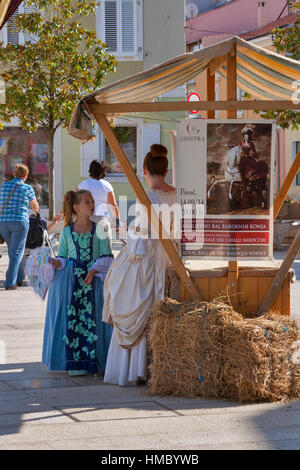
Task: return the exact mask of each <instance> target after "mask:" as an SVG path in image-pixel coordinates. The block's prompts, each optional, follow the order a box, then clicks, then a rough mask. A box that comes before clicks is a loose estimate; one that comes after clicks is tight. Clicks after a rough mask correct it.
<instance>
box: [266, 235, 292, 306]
mask: <svg viewBox="0 0 300 470" xmlns="http://www.w3.org/2000/svg"><path fill="white" fill-rule="evenodd" d="M299 250H300V229H298V231H297V235H296V237H295V238H294V240H293V243H292V244H291V246H290V248H289V250H288V252H287V254H286V256H285V258H284V260H283V262H282V264H281V266H280V268H279V270H278V272H277V275H276V277H275V279H274V281H273V283H272V285H271V287H270V289H269V290H268V292H267V294H266V296H265V298H264V300H263V302H262V304H261V307H260V309H259V311H258V314H259V315H264V314H265V313H267V312H268V311H269V310H270V308H271V307H272V304H273V302H274V300H275V299H276V296H277V294H278V291H279V289H280V288H281V285H282V283H283V281H284V279H285V276H286V275H287V273H288V271H289V269H290V268H291V266H292V264H293V262H294V261H295V258H296V256H297V255H298V253H299Z"/></svg>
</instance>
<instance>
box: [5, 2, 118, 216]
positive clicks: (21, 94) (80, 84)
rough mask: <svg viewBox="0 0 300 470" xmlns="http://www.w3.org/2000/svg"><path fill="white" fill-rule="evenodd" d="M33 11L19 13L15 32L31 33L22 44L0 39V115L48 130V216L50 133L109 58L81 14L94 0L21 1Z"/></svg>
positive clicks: (94, 83)
mask: <svg viewBox="0 0 300 470" xmlns="http://www.w3.org/2000/svg"><path fill="white" fill-rule="evenodd" d="M25 5H26V6H28V7H33V9H34V11H33V13H29V14H23V15H19V16H18V18H17V27H18V29H19V31H20V32H23V33H27V34H30V35H31V38H33V39H32V40H29V41H26V42H25V44H24V45H12V44H8V45H7V46H6V47H1V44H0V64H1V70H0V77H2V78H3V80H4V81H5V83H6V103H5V104H3V105H1V106H0V119H1V120H2V121H3V122H10V120H11V119H12V118H14V117H17V118H18V119H19V122H20V125H21V127H22V128H23V129H26V130H28V131H29V132H34V131H36V130H37V129H38V128H43V129H44V130H45V131H46V132H47V135H48V165H49V218H50V219H51V218H52V217H53V212H54V191H53V187H54V184H53V183H54V181H53V177H54V158H53V142H54V135H55V132H56V130H57V129H58V127H59V126H62V127H67V126H68V124H69V122H70V118H71V116H72V113H73V110H74V107H75V105H76V103H77V102H78V101H79V99H80V98H81V97H82V96H84V95H86V94H88V93H90V92H92V91H94V90H96V89H97V88H99V87H100V85H101V83H102V81H103V79H104V78H105V76H106V75H107V74H108V73H110V72H113V71H114V70H115V66H116V60H115V58H114V57H113V56H112V55H111V54H109V53H108V52H107V49H106V45H105V44H104V43H102V42H101V41H100V40H98V39H97V36H96V33H95V32H94V31H92V30H88V29H85V28H84V26H83V24H82V22H83V20H84V17H86V16H88V15H89V14H91V13H95V9H96V2H95V1H94V0H27V2H26V3H25Z"/></svg>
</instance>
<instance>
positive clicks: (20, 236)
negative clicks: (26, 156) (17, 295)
mask: <svg viewBox="0 0 300 470" xmlns="http://www.w3.org/2000/svg"><path fill="white" fill-rule="evenodd" d="M28 173H29V169H28V167H27V166H26V165H23V164H22V163H19V164H17V165H16V166H15V168H14V178H13V179H12V180H11V181H6V182H4V183H3V184H2V186H1V190H0V214H1V215H0V233H1V235H2V237H3V239H4V241H5V243H6V244H7V247H8V258H9V264H8V270H7V272H6V279H5V289H6V290H14V289H16V288H17V286H21V285H22V282H23V280H24V271H23V267H22V259H23V254H24V250H25V244H26V239H27V233H28V230H29V216H28V209H29V207H31V209H32V210H33V211H34V212H35V213H36V214H37V213H38V212H39V210H40V209H39V204H38V202H37V199H36V196H35V193H34V191H33V189H32V187H31V186H30V185H29V184H25V181H26V179H27V177H28Z"/></svg>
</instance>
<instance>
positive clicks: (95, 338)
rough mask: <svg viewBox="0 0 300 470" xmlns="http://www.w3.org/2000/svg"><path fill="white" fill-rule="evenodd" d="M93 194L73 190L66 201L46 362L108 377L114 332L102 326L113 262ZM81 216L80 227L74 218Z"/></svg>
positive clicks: (50, 304) (47, 325)
mask: <svg viewBox="0 0 300 470" xmlns="http://www.w3.org/2000/svg"><path fill="white" fill-rule="evenodd" d="M94 209H95V204H94V199H93V197H92V194H91V193H90V192H89V191H86V190H81V191H76V192H74V191H69V192H68V193H66V195H65V197H64V201H63V214H64V224H65V227H64V229H63V230H62V232H61V234H60V238H59V247H58V257H57V258H55V259H53V260H52V261H51V263H52V265H53V267H54V270H55V274H54V278H53V280H52V282H51V286H50V289H49V292H48V302H47V310H46V320H45V331H44V343H43V355H42V362H43V363H44V364H46V366H47V367H48V368H49V369H50V370H68V371H69V373H70V375H84V374H95V373H97V372H104V370H105V365H106V357H107V352H108V348H109V344H110V339H111V335H112V327H111V326H110V325H108V324H106V323H104V322H102V307H103V280H104V275H105V271H107V269H108V267H109V265H110V264H111V262H112V259H113V255H112V251H111V245H110V240H109V238H108V237H107V235H106V232H105V227H103V226H101V225H97V226H96V224H95V223H94V222H92V221H91V219H90V217H91V216H92V215H93V213H94ZM74 215H75V222H74V223H73V217H74Z"/></svg>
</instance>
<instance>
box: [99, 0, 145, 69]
mask: <svg viewBox="0 0 300 470" xmlns="http://www.w3.org/2000/svg"><path fill="white" fill-rule="evenodd" d="M142 22H143V17H142V2H141V0H104V1H102V3H101V6H100V8H99V7H98V8H97V33H98V36H99V37H100V38H101V40H102V41H104V42H105V43H106V44H107V46H108V50H109V52H111V53H112V54H114V55H115V56H117V57H118V58H122V57H124V58H126V59H129V58H130V59H131V60H142V58H143V57H142V50H143V47H142V36H143V35H142Z"/></svg>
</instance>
